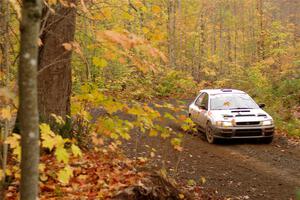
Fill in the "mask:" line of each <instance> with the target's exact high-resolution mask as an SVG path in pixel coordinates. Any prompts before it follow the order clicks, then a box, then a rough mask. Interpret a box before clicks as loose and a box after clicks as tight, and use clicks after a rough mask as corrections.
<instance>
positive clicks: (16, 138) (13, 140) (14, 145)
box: [5, 133, 21, 161]
mask: <svg viewBox="0 0 300 200" xmlns="http://www.w3.org/2000/svg"><path fill="white" fill-rule="evenodd" d="M20 139H21V136H20V135H18V134H15V133H13V134H12V135H11V136H8V137H7V139H6V141H5V143H6V144H9V145H10V148H11V149H13V155H15V156H17V159H18V161H20V160H21V145H20Z"/></svg>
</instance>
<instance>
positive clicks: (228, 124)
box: [216, 121, 233, 127]
mask: <svg viewBox="0 0 300 200" xmlns="http://www.w3.org/2000/svg"><path fill="white" fill-rule="evenodd" d="M216 125H217V126H220V127H232V126H233V122H232V121H217V122H216Z"/></svg>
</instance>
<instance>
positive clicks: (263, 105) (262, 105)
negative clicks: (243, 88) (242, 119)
mask: <svg viewBox="0 0 300 200" xmlns="http://www.w3.org/2000/svg"><path fill="white" fill-rule="evenodd" d="M258 106H259V107H260V108H264V107H266V104H264V103H260V104H258Z"/></svg>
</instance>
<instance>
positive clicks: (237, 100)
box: [210, 94, 259, 110]
mask: <svg viewBox="0 0 300 200" xmlns="http://www.w3.org/2000/svg"><path fill="white" fill-rule="evenodd" d="M210 107H211V110H233V109H257V108H259V106H258V105H257V104H256V103H255V102H254V100H253V99H252V98H251V97H250V96H249V95H248V94H215V95H211V97H210Z"/></svg>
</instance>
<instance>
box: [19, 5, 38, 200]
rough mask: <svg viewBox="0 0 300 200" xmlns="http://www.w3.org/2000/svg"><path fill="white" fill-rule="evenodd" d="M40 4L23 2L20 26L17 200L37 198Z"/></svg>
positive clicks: (34, 199) (33, 199)
mask: <svg viewBox="0 0 300 200" xmlns="http://www.w3.org/2000/svg"><path fill="white" fill-rule="evenodd" d="M41 8H42V6H41V1H40V0H23V8H22V21H21V25H20V32H21V49H20V63H19V70H18V72H19V99H20V106H19V110H20V112H19V113H20V115H19V120H20V131H21V146H22V157H21V186H20V195H21V200H36V199H37V198H38V183H39V180H38V177H39V170H38V165H39V153H40V150H39V149H40V147H39V115H38V104H37V63H38V62H37V60H38V38H39V30H40V18H41Z"/></svg>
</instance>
